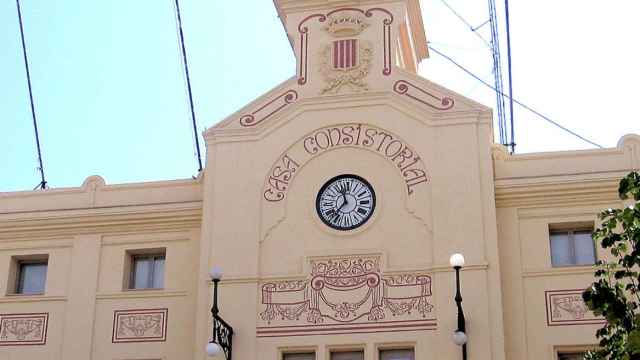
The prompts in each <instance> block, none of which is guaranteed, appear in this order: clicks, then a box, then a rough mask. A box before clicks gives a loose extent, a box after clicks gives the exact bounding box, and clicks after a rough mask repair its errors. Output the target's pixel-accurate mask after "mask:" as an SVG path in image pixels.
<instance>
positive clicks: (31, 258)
mask: <svg viewBox="0 0 640 360" xmlns="http://www.w3.org/2000/svg"><path fill="white" fill-rule="evenodd" d="M25 265H44V266H45V273H44V280H43V284H42V291H40V292H29V293H25V292H24V279H23V273H24V271H23V269H22V267H23V266H25ZM48 275H49V254H34V255H20V256H12V257H11V266H10V269H9V282H8V284H10V286H7V295H15V296H42V295H44V294H45V293H46V291H47V278H48Z"/></svg>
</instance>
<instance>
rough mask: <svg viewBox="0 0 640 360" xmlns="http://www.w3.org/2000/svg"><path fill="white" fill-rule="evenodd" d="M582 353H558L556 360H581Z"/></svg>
mask: <svg viewBox="0 0 640 360" xmlns="http://www.w3.org/2000/svg"><path fill="white" fill-rule="evenodd" d="M584 355H585V353H583V352H561V353H558V360H583V359H584Z"/></svg>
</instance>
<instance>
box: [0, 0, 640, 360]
mask: <svg viewBox="0 0 640 360" xmlns="http://www.w3.org/2000/svg"><path fill="white" fill-rule="evenodd" d="M356 3H357V4H356ZM341 4H342V2H341ZM349 4H350V5H353V6H356V5H357V6H361V7H362V9H361V10H362V12H359V11H356V13H361V14H362V15H363V19H364V20H365V21H368V22H370V23H369V27H368V28H367V29H368V30H365V31H364V32H362V34H361V37H360V38H359V39H360V40H365V41H369V42H371V45H372V48H371V49H372V51H373V60H372V65H371V68H370V69H368V70H367V71H365V74H364V75H363V77H362V79H363V81H364V82H365V83H366V90H365V89H364V88H365V87H358V86H355V85H354V88H348V87H347V88H345V89H342V90H339V91H337V93H336V94H331V93H330V92H329V93H328V94H327V91H325V90H326V89H327V88H328V86H330V85H331V84H330V80H327V79H326V78H325V77H323V76H322V71H321V70H322V69H321V68H320V65H319V63H318V58H319V55H318V54H319V52H320V51H322V49H323V48H324V47H325V46H326V45H327V44H328V43H329V42H330V41H334V40H335V38H336V37H335V36H333V35H331V34H329V33H328V32H326V30H323V28H322V26H323V25H324V24H321V23H320V22H319V21H318V19H319V18H321V17H319V16H316V17H314V18H313V19H314V21H316V22H315V23H313V25H312V24H311V23H309V27H310V31H311V33H310V34H312V36H313V37H310V38H311V39H313V41H311V42H310V43H309V44H308V49H309V53H308V56H309V57H308V59H307V60H308V61H307V63H306V64H308V66H309V68H308V74H307V75H308V77H307V78H306V81H299V80H300V79H298V78H297V77H294V78H292V79H290V80H287V81H285V82H284V83H282V84H280V85H279V86H277V87H276V88H274V89H273V90H272V91H270V92H268V93H267V94H265V95H264V96H262V97H260V98H259V99H256V100H255V101H254V102H252V103H250V104H248V105H247V106H246V107H244V108H243V109H240V110H239V111H238V112H237V113H235V114H232V115H231V116H230V117H228V118H227V119H226V120H224V121H222V122H220V123H218V124H217V125H216V126H214V127H213V128H211V129H209V130H208V131H207V132H205V134H204V136H205V139H206V144H207V164H206V165H207V166H206V170H205V171H204V172H203V173H202V174H201V175H200V176H199V177H198V178H197V179H194V180H177V181H167V182H154V183H142V184H126V185H106V184H105V182H104V180H103V179H102V178H100V177H97V176H92V177H89V178H87V180H85V182H84V184H83V185H82V186H81V187H78V188H69V189H53V190H47V191H33V192H18V193H0V270H1V271H2V272H1V273H0V315H2V314H16V313H42V312H47V313H49V325H48V333H47V337H46V344H45V345H31V346H0V360H7V359H12V360H16V359H21V360H22V359H52V360H53V359H56V360H58V359H64V360H86V359H94V360H103V359H104V360H106V359H109V360H114V359H118V360H148V359H154V360H155V359H163V360H174V359H197V360H203V359H205V358H206V356H205V352H204V349H205V345H206V344H207V342H208V341H209V340H210V335H211V334H210V331H211V316H210V314H209V309H210V307H211V291H212V289H211V282H210V281H209V279H208V275H207V274H208V270H209V269H210V267H211V266H213V265H219V266H222V267H223V269H224V271H225V275H224V279H223V281H222V283H221V284H220V309H221V316H222V317H223V318H224V319H225V320H227V321H228V322H229V323H230V324H232V325H233V327H234V330H235V336H234V340H233V346H234V359H236V360H238V359H240V360H245V359H246V360H268V359H274V360H275V359H279V358H280V357H281V353H282V352H283V351H290V350H301V349H311V350H314V351H316V353H317V359H319V360H328V359H329V352H330V351H332V350H335V349H354V348H361V349H364V351H365V358H366V359H367V360H374V359H377V355H376V354H377V351H378V349H379V348H380V347H388V346H404V347H406V346H409V347H414V348H415V351H416V358H417V359H420V360H424V359H458V358H459V357H460V348H459V347H457V346H455V345H454V344H453V342H452V340H451V335H452V333H453V331H454V329H455V327H456V308H455V303H454V301H453V296H454V292H455V289H454V274H453V272H452V270H451V269H450V266H449V264H448V259H449V256H450V255H451V254H452V253H454V252H462V253H463V254H464V255H465V257H466V260H467V261H466V265H465V268H464V269H463V271H462V289H463V296H464V303H463V306H464V310H465V315H466V318H467V333H468V335H469V344H468V348H469V354H470V358H471V359H477V360H480V359H487V360H488V359H491V360H501V359H554V356H555V355H554V351H556V349H557V348H558V347H564V348H575V346H580V345H584V344H592V343H594V338H593V334H594V332H595V329H596V328H597V326H596V325H582V324H581V325H563V326H555V325H554V326H549V325H548V324H547V316H548V315H547V303H546V301H547V300H546V299H547V298H546V295H545V292H546V291H549V290H563V289H580V288H583V287H584V286H586V284H588V283H589V280H590V277H591V269H590V268H588V267H573V268H562V269H558V268H552V267H551V264H550V249H549V240H548V224H549V223H559V222H583V221H592V220H594V219H595V214H596V213H597V212H598V211H599V210H600V209H602V208H604V207H613V206H618V205H620V202H619V201H618V200H617V197H616V186H617V181H618V179H619V178H620V177H621V176H622V175H624V174H625V173H626V172H627V171H628V170H630V169H637V168H639V167H640V164H639V161H640V138H639V137H638V136H626V137H624V138H623V139H622V140H621V141H620V143H619V144H618V147H617V148H615V149H603V150H594V151H579V152H559V153H545V154H529V155H518V156H510V155H508V154H506V152H505V151H504V150H503V149H501V148H500V147H499V146H495V145H493V144H492V143H493V129H492V126H491V122H492V115H491V111H490V109H488V108H486V107H484V106H482V105H479V104H476V103H474V102H473V101H471V100H468V99H465V98H463V97H462V96H460V95H458V94H455V93H453V92H450V91H448V90H447V89H444V88H442V87H440V86H438V85H436V84H433V83H431V82H429V81H428V80H425V79H422V78H418V77H417V76H415V75H414V74H411V73H410V72H407V71H404V70H402V69H400V68H397V67H393V68H391V69H390V72H389V73H385V72H383V71H382V70H383V66H384V59H385V57H384V56H383V54H384V52H385V51H386V49H385V48H384V45H383V39H382V38H381V37H380V35H381V34H383V26H385V24H386V23H385V22H384V19H389V17H387V15H385V14H387V13H386V12H383V11H380V10H379V9H378V10H375V11H373V12H372V13H370V14H371V16H367V15H366V14H367V12H365V11H364V9H365V8H366V9H369V8H375V7H383V8H384V9H385V10H386V11H388V12H390V13H391V14H392V15H393V19H394V21H393V22H391V23H390V25H389V28H390V31H391V34H393V36H392V39H391V43H392V44H389V46H390V49H391V50H390V51H392V53H391V56H390V58H391V59H395V58H396V55H397V54H396V53H395V51H397V50H398V48H397V47H396V46H395V44H397V43H398V38H396V37H395V35H396V34H398V30H399V29H400V27H401V26H406V27H407V29H409V30H410V31H409V32H407V33H406V34H405V38H403V39H401V40H402V41H403V42H404V43H405V45H407V44H410V45H411V46H405V47H404V51H405V52H415V55H414V56H415V58H416V59H422V58H424V57H426V56H427V54H426V48H425V47H424V44H422V43H426V42H425V41H422V42H418V41H421V40H420V39H422V37H423V29H422V25H421V19H419V17H416V15H415V9H416V6H417V1H414V0H411V1H404V0H398V1H387V0H360V1H357V2H354V3H353V4H352V3H351V2H349ZM276 5H277V8H278V11H279V13H280V15H281V18H282V19H283V21H284V23H285V28H286V29H287V31H288V33H289V37H290V39H291V40H292V45H293V46H294V50H296V51H295V53H296V55H297V56H299V52H297V49H300V48H301V47H300V45H301V44H300V41H301V40H300V39H301V37H300V36H299V35H300V34H299V33H298V31H299V29H298V24H299V22H300V21H301V20H302V19H305V18H306V17H307V16H309V15H313V14H316V13H318V12H320V13H328V12H329V11H330V10H331V9H333V7H332V6H335V3H333V2H329V1H318V0H306V1H303V0H295V1H293V0H278V1H276ZM412 9H413V11H412ZM388 21H389V20H388ZM407 37H410V39H409V38H407ZM421 44H422V45H421ZM298 63H299V65H300V64H302V63H303V62H302V61H300V59H299V61H298ZM298 69H299V68H298ZM334 75H335V74H334ZM360 75H361V74H359V75H358V76H360ZM243 119H244V122H243ZM247 119H250V121H248V122H247ZM345 124H353V126H356V125H357V124H360V125H361V126H366V127H373V128H375V129H376V131H384V132H385V133H386V134H391V135H392V136H393V137H394V139H399V140H401V141H402V143H403V144H405V145H407V146H408V147H409V148H411V149H412V151H413V152H414V154H416V155H419V157H420V162H419V165H420V168H421V169H424V170H426V172H427V173H428V176H429V181H428V182H425V183H421V184H419V185H416V186H415V187H412V188H411V190H412V193H411V194H409V193H408V192H407V184H406V175H405V174H403V171H404V170H399V169H398V167H399V166H398V163H396V162H394V160H390V159H389V156H385V155H383V154H381V153H380V151H377V150H374V149H372V148H371V147H367V146H364V145H361V144H359V145H357V146H356V145H353V144H343V145H341V146H337V147H335V148H332V149H331V150H328V151H322V152H319V153H317V154H310V153H305V150H304V148H303V146H302V144H304V139H305V138H306V137H307V136H308V135H309V134H313V133H314V132H315V131H318V130H319V129H324V128H327V127H329V128H331V127H340V126H344V125H345ZM283 155H288V156H291V157H292V158H294V159H295V161H296V162H299V164H298V163H297V165H296V169H295V170H296V171H295V173H294V174H293V175H291V177H290V178H287V179H286V181H285V182H286V190H283V196H284V199H283V200H281V201H269V199H268V197H267V196H266V195H265V191H266V190H265V189H269V187H268V184H269V176H278V175H274V174H275V173H274V171H276V169H278V166H282V164H280V163H279V161H280V160H281V159H282V157H283ZM280 170H281V169H280ZM344 173H355V174H357V175H360V176H362V177H364V178H365V179H367V180H368V181H369V182H370V183H371V184H372V186H373V187H374V189H375V192H376V195H377V207H376V210H375V213H374V216H373V218H372V219H371V220H370V221H369V222H368V223H367V224H365V225H364V226H363V227H362V228H360V229H357V230H354V231H351V232H339V231H335V230H331V229H329V228H328V227H327V226H325V225H324V224H323V223H322V222H321V221H319V220H318V218H317V214H316V212H315V197H316V194H317V192H318V190H319V188H320V187H321V186H322V184H324V183H325V182H326V181H327V180H328V179H330V178H332V177H334V176H336V175H339V174H344ZM280 180H282V179H280ZM272 190H273V189H272ZM272 195H273V194H272ZM271 200H273V198H271ZM154 248H165V249H166V268H165V281H164V283H165V288H164V289H161V290H136V291H132V290H124V278H125V277H126V276H127V271H126V266H125V261H126V260H125V259H126V254H127V251H131V250H143V249H154ZM30 254H48V256H49V267H48V274H47V284H46V291H45V294H44V295H33V296H17V295H8V294H7V289H8V288H9V287H11V286H13V284H10V283H8V282H9V266H10V260H11V257H12V256H21V255H30ZM600 255H602V254H599V256H600ZM336 259H347V260H351V259H375V260H376V261H379V266H380V268H379V269H376V270H375V272H373V275H374V277H376V279H378V281H391V280H392V278H393V277H397V278H402V277H404V279H413V280H415V279H416V278H417V276H429V277H430V279H431V284H430V285H431V291H432V295H430V296H428V302H429V304H430V305H433V309H431V311H430V312H428V314H425V315H424V318H423V317H421V316H422V314H421V313H420V311H419V310H417V309H414V310H413V313H411V314H406V313H402V314H400V315H397V317H394V315H392V314H391V312H390V310H389V309H386V308H385V309H384V310H383V312H385V316H386V317H385V318H383V319H368V318H362V320H357V321H356V320H353V321H352V320H350V321H351V323H353V324H355V325H356V326H358V327H359V329H358V330H359V331H351V330H347V331H343V330H338V331H327V330H322V331H325V332H327V333H326V334H319V335H318V330H319V329H326V328H329V327H330V326H334V327H335V328H337V329H345V327H340V326H338V325H339V324H336V323H335V322H332V321H333V320H331V319H330V318H329V317H326V318H325V320H326V322H327V324H328V325H327V324H325V325H327V326H326V327H325V328H322V327H318V326H316V325H317V324H310V323H309V322H308V321H307V320H306V319H307V318H306V316H307V315H308V313H304V314H303V315H302V317H301V318H299V319H295V316H294V317H292V319H281V318H278V319H272V322H270V321H269V320H265V318H263V317H262V316H261V314H262V313H263V312H265V311H266V304H263V292H262V290H263V288H262V286H264V285H265V284H269V283H273V284H286V283H287V282H289V283H291V282H294V281H301V282H306V284H307V285H309V282H310V279H311V276H312V272H313V269H312V264H313V262H321V261H329V260H336ZM3 274H4V276H3ZM407 282H410V281H409V280H407ZM414 285H416V284H410V285H409V286H408V288H410V289H414V288H413V287H415V286H414ZM412 286H413V287H412ZM345 293H347V294H346V295H343V296H341V297H340V301H342V302H345V303H353V302H356V301H357V300H358V298H357V297H356V296H355V295H353V294H351V293H348V292H345ZM408 293H409V290H406V291H405V292H404V293H403V296H408V295H406V294H408ZM423 298H424V297H421V299H423ZM150 308H151V309H157V308H167V309H168V326H167V332H166V340H165V341H160V342H140V341H138V340H139V339H138V340H136V339H133V341H134V342H131V343H113V342H112V335H113V331H114V312H115V311H119V310H135V309H150ZM325 315H326V314H325ZM393 319H402V320H403V321H404V320H406V323H405V324H409V323H410V324H415V323H419V322H420V321H423V322H424V323H426V322H430V323H429V325H424V326H425V327H428V329H415V328H404V329H402V328H399V327H397V326H396V327H394V326H393V325H390V324H392V323H391V322H388V321H389V320H393ZM424 319H428V320H424ZM382 325H384V326H386V327H382ZM276 326H285V327H286V328H287V329H290V328H291V329H301V328H302V329H304V330H305V331H306V330H308V331H307V332H305V333H302V332H300V331H298V330H286V331H288V332H290V333H291V334H292V335H290V336H289V335H287V336H279V335H278V332H279V331H280V330H279V329H281V328H276ZM349 326H351V325H349ZM346 328H347V329H348V327H346ZM354 328H355V326H354ZM372 329H374V330H375V331H380V332H372V331H373V330H372ZM401 329H402V330H407V331H400V330H401ZM283 331H284V330H283ZM286 331H285V332H286ZM314 332H315V335H310V334H314ZM265 333H266V334H268V335H271V336H273V335H274V334H275V336H274V337H266V336H262V334H265Z"/></svg>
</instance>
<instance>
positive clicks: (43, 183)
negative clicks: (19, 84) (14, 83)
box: [16, 0, 47, 190]
mask: <svg viewBox="0 0 640 360" xmlns="http://www.w3.org/2000/svg"><path fill="white" fill-rule="evenodd" d="M16 7H17V9H18V23H19V24H20V39H21V40H22V56H23V57H24V69H25V72H26V73H27V86H28V88H29V102H30V104H31V118H32V119H33V131H34V133H35V138H36V149H37V150H38V171H39V172H40V183H39V184H38V185H36V187H35V188H34V190H35V189H37V188H40V189H46V188H47V181H46V180H45V177H44V165H43V164H42V151H41V149H40V136H39V135H38V121H37V120H36V108H35V106H34V104H33V91H32V89H31V74H30V73H29V60H28V57H27V46H26V44H25V41H24V27H23V25H22V12H21V11H20V0H16Z"/></svg>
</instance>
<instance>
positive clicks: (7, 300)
mask: <svg viewBox="0 0 640 360" xmlns="http://www.w3.org/2000/svg"><path fill="white" fill-rule="evenodd" d="M60 301H67V297H66V296H51V295H8V296H4V297H0V304H11V303H31V302H60Z"/></svg>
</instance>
